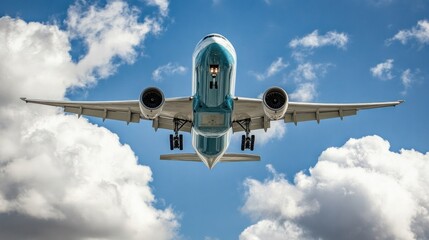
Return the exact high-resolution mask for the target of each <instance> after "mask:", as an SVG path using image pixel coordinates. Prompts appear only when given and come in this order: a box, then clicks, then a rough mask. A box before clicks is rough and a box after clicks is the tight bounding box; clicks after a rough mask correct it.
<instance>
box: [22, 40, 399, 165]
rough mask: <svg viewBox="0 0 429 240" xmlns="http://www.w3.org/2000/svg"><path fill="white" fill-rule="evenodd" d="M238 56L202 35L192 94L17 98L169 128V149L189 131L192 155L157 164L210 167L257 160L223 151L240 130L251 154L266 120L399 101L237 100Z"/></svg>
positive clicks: (269, 96) (316, 116) (278, 91)
mask: <svg viewBox="0 0 429 240" xmlns="http://www.w3.org/2000/svg"><path fill="white" fill-rule="evenodd" d="M236 71H237V55H236V52H235V49H234V47H233V46H232V44H231V43H230V42H229V41H228V40H227V39H226V38H225V37H224V36H222V35H220V34H216V33H213V34H209V35H207V36H205V37H204V38H203V39H202V40H201V41H200V42H199V43H198V44H197V46H196V48H195V50H194V53H193V57H192V95H191V96H188V97H179V98H165V97H164V93H163V92H162V91H161V90H160V89H159V88H156V87H148V88H146V89H144V90H143V91H142V92H141V94H140V97H139V99H138V100H128V101H51V100H39V99H27V98H21V99H22V100H23V101H25V102H26V103H36V104H43V105H50V106H56V107H62V108H63V109H64V112H68V113H75V114H78V117H80V116H81V115H85V116H93V117H99V118H102V119H103V121H104V120H105V119H114V120H120V121H125V122H127V124H129V123H138V122H140V120H141V119H143V120H149V121H152V127H153V128H154V129H155V131H156V130H158V129H168V130H172V131H173V134H170V139H169V141H170V150H174V149H179V150H183V134H179V133H180V132H188V133H191V136H192V146H193V148H194V150H195V153H185V154H164V155H161V156H160V159H161V160H182V161H197V162H203V163H204V164H205V165H206V166H207V167H208V168H209V169H212V168H213V167H214V166H215V165H216V164H217V163H219V162H241V161H259V160H260V156H258V155H253V154H243V153H241V154H232V153H226V150H227V149H228V146H229V143H230V140H231V135H232V134H233V133H235V132H244V134H243V135H242V137H241V150H242V151H244V150H250V151H253V150H254V147H255V135H251V131H252V130H257V129H264V130H265V132H266V131H267V129H268V128H270V122H271V121H276V120H283V121H284V122H285V123H294V124H295V125H297V124H298V122H302V121H311V120H315V121H317V123H320V121H321V120H323V119H328V118H337V117H339V118H341V119H343V117H346V116H351V115H356V114H357V112H358V111H359V110H364V109H371V108H381V107H388V106H396V105H398V104H401V103H402V102H403V101H402V100H399V101H392V102H375V103H352V104H337V103H335V104H326V103H307V102H291V101H289V97H288V94H287V93H286V91H285V90H284V89H283V88H281V87H271V88H269V89H267V90H266V91H265V92H264V94H263V96H262V99H258V98H245V97H237V96H235V81H236Z"/></svg>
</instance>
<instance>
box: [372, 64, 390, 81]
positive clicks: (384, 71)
mask: <svg viewBox="0 0 429 240" xmlns="http://www.w3.org/2000/svg"><path fill="white" fill-rule="evenodd" d="M392 69H393V59H387V60H386V61H385V62H382V63H379V64H377V65H376V66H375V67H372V68H371V69H370V71H371V73H372V76H373V77H376V78H378V79H381V80H391V79H393V74H392Z"/></svg>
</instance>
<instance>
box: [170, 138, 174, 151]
mask: <svg viewBox="0 0 429 240" xmlns="http://www.w3.org/2000/svg"><path fill="white" fill-rule="evenodd" d="M173 149H174V145H173V134H170V150H173Z"/></svg>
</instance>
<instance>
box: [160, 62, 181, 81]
mask: <svg viewBox="0 0 429 240" xmlns="http://www.w3.org/2000/svg"><path fill="white" fill-rule="evenodd" d="M184 73H186V67H184V66H181V65H178V64H177V63H174V64H173V63H171V62H170V63H168V64H166V65H163V66H160V67H158V68H157V69H155V70H154V71H153V72H152V79H153V80H155V81H157V82H159V81H161V80H163V79H164V75H168V76H171V75H174V74H184Z"/></svg>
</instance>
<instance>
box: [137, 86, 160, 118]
mask: <svg viewBox="0 0 429 240" xmlns="http://www.w3.org/2000/svg"><path fill="white" fill-rule="evenodd" d="M164 102H165V98H164V93H162V91H161V90H160V89H158V88H156V87H149V88H146V89H145V90H143V91H142V93H141V94H140V99H139V106H140V110H141V112H142V113H143V115H144V116H145V117H146V118H148V119H155V118H156V117H158V115H159V114H160V113H161V111H162V107H163V106H164Z"/></svg>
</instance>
